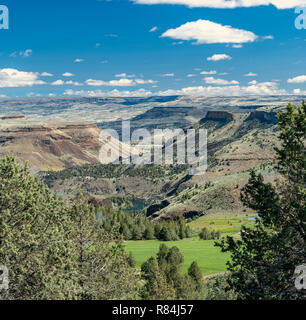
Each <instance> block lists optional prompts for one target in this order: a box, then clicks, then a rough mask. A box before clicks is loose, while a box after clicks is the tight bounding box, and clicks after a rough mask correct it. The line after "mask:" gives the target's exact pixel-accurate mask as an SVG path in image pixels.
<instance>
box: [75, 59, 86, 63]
mask: <svg viewBox="0 0 306 320" xmlns="http://www.w3.org/2000/svg"><path fill="white" fill-rule="evenodd" d="M83 61H84V59H81V58H77V59H75V60H74V63H80V62H83Z"/></svg>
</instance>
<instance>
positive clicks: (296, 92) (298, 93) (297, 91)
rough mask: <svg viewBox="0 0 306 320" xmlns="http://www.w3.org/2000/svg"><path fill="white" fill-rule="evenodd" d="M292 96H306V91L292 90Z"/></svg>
mask: <svg viewBox="0 0 306 320" xmlns="http://www.w3.org/2000/svg"><path fill="white" fill-rule="evenodd" d="M293 94H296V95H303V96H306V90H301V89H293Z"/></svg>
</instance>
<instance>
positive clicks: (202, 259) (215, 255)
mask: <svg viewBox="0 0 306 320" xmlns="http://www.w3.org/2000/svg"><path fill="white" fill-rule="evenodd" d="M162 243H164V244H166V245H167V246H168V247H173V246H176V247H178V248H179V250H180V251H181V253H182V254H183V256H184V264H183V271H184V272H186V271H187V270H188V268H189V266H190V264H191V263H192V261H195V260H196V261H197V262H198V265H199V267H200V268H201V270H202V272H203V274H213V273H219V272H224V271H226V261H227V260H228V259H229V255H228V254H225V253H222V252H221V251H220V249H219V248H217V247H215V246H214V240H199V238H198V237H194V238H189V239H184V240H180V241H169V242H162V241H157V240H144V241H127V242H126V243H125V245H126V251H127V252H130V251H131V252H133V255H134V257H135V259H136V262H137V267H140V266H141V264H142V263H143V262H145V261H146V260H147V259H148V258H150V257H151V256H156V253H157V252H158V249H159V246H160V245H161V244H162Z"/></svg>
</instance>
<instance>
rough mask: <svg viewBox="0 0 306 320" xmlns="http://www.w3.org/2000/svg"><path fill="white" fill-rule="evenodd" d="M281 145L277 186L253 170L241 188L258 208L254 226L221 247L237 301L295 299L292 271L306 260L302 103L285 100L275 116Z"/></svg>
mask: <svg viewBox="0 0 306 320" xmlns="http://www.w3.org/2000/svg"><path fill="white" fill-rule="evenodd" d="M278 126H279V129H280V135H279V139H280V142H281V147H280V148H276V149H275V150H276V160H277V164H276V166H275V170H276V172H277V173H278V174H279V179H278V182H277V183H276V185H272V184H271V183H265V182H264V177H263V176H262V175H261V174H257V173H256V172H255V171H252V172H251V176H250V179H249V182H248V184H247V185H246V186H245V187H244V188H243V189H242V193H241V200H242V202H243V203H244V205H245V206H247V207H249V208H251V209H253V210H255V211H256V212H258V216H259V218H258V219H257V220H256V223H255V227H254V228H247V227H242V229H241V239H239V240H234V239H233V238H232V237H227V239H226V240H223V241H221V242H220V243H219V244H217V245H219V246H220V247H221V248H222V251H227V252H230V253H231V260H230V261H229V262H228V270H229V271H230V272H231V273H230V276H229V280H228V283H229V287H230V288H231V289H233V290H234V291H235V292H236V293H237V295H238V298H240V299H298V298H302V297H303V296H304V297H305V291H304V292H303V290H301V291H298V290H296V289H295V288H294V271H295V268H296V267H297V266H298V265H302V264H305V263H306V252H305V250H306V231H305V222H306V208H305V206H306V201H305V200H306V199H305V195H306V190H305V185H306V180H305V176H306V152H305V135H306V104H305V103H304V102H303V103H302V105H301V106H298V107H294V106H293V105H291V104H289V105H288V106H287V109H286V111H285V112H283V113H280V114H279V115H278Z"/></svg>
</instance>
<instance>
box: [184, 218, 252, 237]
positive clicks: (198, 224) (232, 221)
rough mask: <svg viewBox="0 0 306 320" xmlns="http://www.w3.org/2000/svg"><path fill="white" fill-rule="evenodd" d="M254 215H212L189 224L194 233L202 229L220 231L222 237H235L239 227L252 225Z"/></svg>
mask: <svg viewBox="0 0 306 320" xmlns="http://www.w3.org/2000/svg"><path fill="white" fill-rule="evenodd" d="M256 216H257V215H256V214H255V213H237V214H236V213H214V214H208V215H205V216H203V217H200V218H198V219H196V220H194V221H192V222H190V223H189V226H190V227H191V228H192V229H193V230H194V231H198V232H199V231H200V230H201V229H202V228H203V227H206V228H208V229H210V230H215V231H221V233H222V236H226V235H231V236H234V235H237V233H239V231H240V229H241V226H242V225H244V226H246V227H251V226H252V225H254V222H255V221H254V219H255V217H256Z"/></svg>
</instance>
